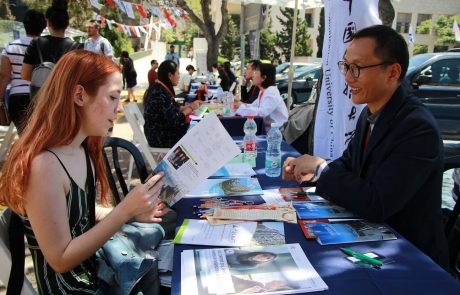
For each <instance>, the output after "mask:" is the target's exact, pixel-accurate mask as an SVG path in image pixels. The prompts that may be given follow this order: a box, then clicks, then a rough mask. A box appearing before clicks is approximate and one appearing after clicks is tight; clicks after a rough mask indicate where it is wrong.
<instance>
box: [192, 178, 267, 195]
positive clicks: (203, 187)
mask: <svg viewBox="0 0 460 295" xmlns="http://www.w3.org/2000/svg"><path fill="white" fill-rule="evenodd" d="M261 194H263V191H262V188H261V187H260V184H259V181H258V180H257V178H230V179H206V180H204V181H203V182H202V183H200V185H198V186H197V187H195V188H194V189H193V190H192V191H191V192H189V193H188V194H187V196H189V197H221V196H249V195H261Z"/></svg>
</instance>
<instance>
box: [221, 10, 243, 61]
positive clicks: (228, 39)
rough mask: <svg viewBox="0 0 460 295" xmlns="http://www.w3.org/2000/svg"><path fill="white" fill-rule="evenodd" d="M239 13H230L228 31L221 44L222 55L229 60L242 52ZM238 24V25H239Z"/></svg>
mask: <svg viewBox="0 0 460 295" xmlns="http://www.w3.org/2000/svg"><path fill="white" fill-rule="evenodd" d="M239 21H240V17H239V15H238V16H236V15H230V16H229V18H228V31H227V35H226V36H225V38H224V40H223V41H222V44H221V45H220V55H222V56H224V57H226V58H227V59H229V60H233V57H234V56H235V55H239V54H240V47H241V46H240V30H239ZM237 24H238V25H237Z"/></svg>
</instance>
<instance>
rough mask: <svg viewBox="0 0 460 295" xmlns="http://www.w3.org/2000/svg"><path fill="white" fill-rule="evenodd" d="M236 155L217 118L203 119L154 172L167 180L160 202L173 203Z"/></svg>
mask: <svg viewBox="0 0 460 295" xmlns="http://www.w3.org/2000/svg"><path fill="white" fill-rule="evenodd" d="M239 153H240V149H239V147H238V146H237V145H236V144H235V143H234V141H233V139H232V138H231V137H230V135H229V134H228V132H227V131H226V130H225V128H224V126H222V124H221V123H220V121H219V119H218V118H217V116H216V115H215V114H210V115H208V116H206V117H205V118H204V119H203V120H201V121H200V122H199V123H198V124H196V126H195V127H194V128H192V129H191V130H190V131H189V132H187V133H186V134H185V135H184V137H182V138H181V140H179V142H177V143H176V144H175V145H174V146H173V147H172V148H171V149H170V150H169V152H168V153H167V154H166V156H165V157H164V159H163V160H162V161H161V162H160V164H159V165H158V166H157V167H156V168H155V170H154V172H155V173H158V172H160V171H162V172H163V173H164V174H165V176H166V183H165V184H164V185H163V188H162V192H161V196H160V198H161V199H162V200H163V201H165V202H167V203H168V204H169V205H172V204H174V203H176V202H177V201H178V200H180V199H181V198H182V197H183V196H185V195H186V194H187V193H188V192H190V191H191V190H192V189H193V188H195V187H196V186H197V185H198V184H200V183H201V182H202V181H203V180H205V179H206V178H208V177H209V176H210V175H212V174H213V173H214V172H216V171H217V170H218V169H219V168H220V167H222V166H223V165H224V164H226V163H227V162H228V161H230V160H231V159H233V158H234V157H235V156H236V155H238V154H239Z"/></svg>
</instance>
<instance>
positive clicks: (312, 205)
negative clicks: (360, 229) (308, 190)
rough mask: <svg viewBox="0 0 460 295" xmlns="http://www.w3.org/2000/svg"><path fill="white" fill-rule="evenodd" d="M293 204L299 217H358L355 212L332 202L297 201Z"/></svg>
mask: <svg viewBox="0 0 460 295" xmlns="http://www.w3.org/2000/svg"><path fill="white" fill-rule="evenodd" d="M292 205H293V206H294V208H295V209H296V211H297V215H298V216H299V219H316V218H353V217H357V216H356V215H355V214H354V213H352V212H350V211H348V210H346V209H345V208H342V207H340V206H337V205H334V204H332V203H330V202H295V203H292Z"/></svg>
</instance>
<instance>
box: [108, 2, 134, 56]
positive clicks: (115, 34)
mask: <svg viewBox="0 0 460 295" xmlns="http://www.w3.org/2000/svg"><path fill="white" fill-rule="evenodd" d="M101 14H102V15H104V16H105V17H106V18H107V19H111V20H114V21H116V22H118V23H123V16H122V13H121V12H120V10H119V9H118V8H110V7H108V6H104V7H103V9H102V10H101ZM101 35H102V36H104V37H105V38H107V39H108V40H109V41H110V44H112V47H113V51H114V55H115V56H120V54H121V52H122V51H128V53H132V52H134V49H133V47H132V44H131V41H130V39H129V37H128V36H127V35H126V34H125V33H123V32H122V31H120V29H118V27H116V26H115V25H113V26H112V29H109V26H108V25H105V26H104V27H103V28H102V29H101Z"/></svg>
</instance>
